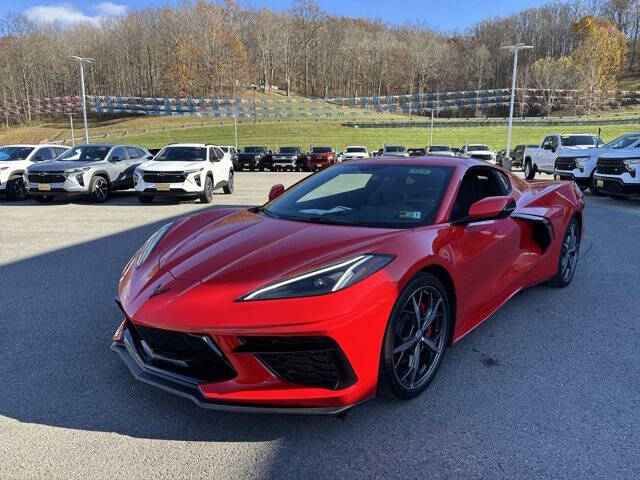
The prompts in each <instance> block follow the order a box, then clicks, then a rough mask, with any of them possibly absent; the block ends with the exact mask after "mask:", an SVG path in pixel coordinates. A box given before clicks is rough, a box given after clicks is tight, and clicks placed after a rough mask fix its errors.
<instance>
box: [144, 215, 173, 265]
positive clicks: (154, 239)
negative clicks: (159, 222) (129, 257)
mask: <svg viewBox="0 0 640 480" xmlns="http://www.w3.org/2000/svg"><path fill="white" fill-rule="evenodd" d="M171 225H173V222H171V223H167V224H166V225H164V226H163V227H161V228H160V229H159V230H158V231H157V232H156V233H154V234H153V235H151V236H150V237H149V239H148V240H147V241H146V242H144V245H142V247H141V248H140V252H139V253H138V258H136V268H138V267H139V266H140V265H142V264H143V263H144V262H145V260H146V259H147V258H149V255H151V252H153V250H154V249H155V248H156V245H158V243H159V242H160V240H162V237H164V235H165V233H167V230H169V229H170V228H171Z"/></svg>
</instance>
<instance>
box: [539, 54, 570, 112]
mask: <svg viewBox="0 0 640 480" xmlns="http://www.w3.org/2000/svg"><path fill="white" fill-rule="evenodd" d="M575 78H576V74H575V67H574V65H573V61H572V60H571V57H560V58H549V57H547V58H539V59H538V60H536V61H535V62H534V63H533V65H531V67H530V68H529V80H530V81H531V83H532V86H533V87H534V88H536V89H538V90H539V95H540V96H541V97H542V98H541V100H542V102H541V103H542V108H543V109H544V111H545V112H546V114H547V116H548V115H550V114H551V111H552V110H553V107H554V105H555V102H556V98H557V96H558V94H559V93H560V91H561V90H563V89H568V88H572V85H573V84H574V80H575Z"/></svg>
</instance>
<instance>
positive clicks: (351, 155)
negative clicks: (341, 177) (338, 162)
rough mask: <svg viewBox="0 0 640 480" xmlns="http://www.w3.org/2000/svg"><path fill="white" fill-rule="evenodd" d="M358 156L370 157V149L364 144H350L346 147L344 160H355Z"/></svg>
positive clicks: (343, 155)
mask: <svg viewBox="0 0 640 480" xmlns="http://www.w3.org/2000/svg"><path fill="white" fill-rule="evenodd" d="M357 158H369V150H367V147H363V146H362V145H349V146H348V147H346V148H345V149H344V153H343V154H342V161H346V160H355V159H357Z"/></svg>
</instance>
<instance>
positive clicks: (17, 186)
mask: <svg viewBox="0 0 640 480" xmlns="http://www.w3.org/2000/svg"><path fill="white" fill-rule="evenodd" d="M28 195H29V192H28V191H27V187H26V186H25V184H24V180H23V179H22V177H17V178H13V179H11V180H9V181H8V182H7V198H8V199H9V200H16V201H21V200H24V199H25V198H27V196H28Z"/></svg>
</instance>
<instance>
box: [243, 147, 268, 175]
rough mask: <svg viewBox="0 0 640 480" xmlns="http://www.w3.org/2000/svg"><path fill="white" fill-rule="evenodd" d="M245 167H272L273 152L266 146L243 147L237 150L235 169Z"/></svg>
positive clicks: (256, 168)
mask: <svg viewBox="0 0 640 480" xmlns="http://www.w3.org/2000/svg"><path fill="white" fill-rule="evenodd" d="M244 168H247V169H249V170H251V171H252V172H253V171H254V170H260V171H261V172H262V171H263V170H264V169H269V170H272V169H273V152H272V151H271V150H268V149H267V148H266V147H244V148H243V149H241V150H240V151H238V160H237V161H236V170H242V169H244Z"/></svg>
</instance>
